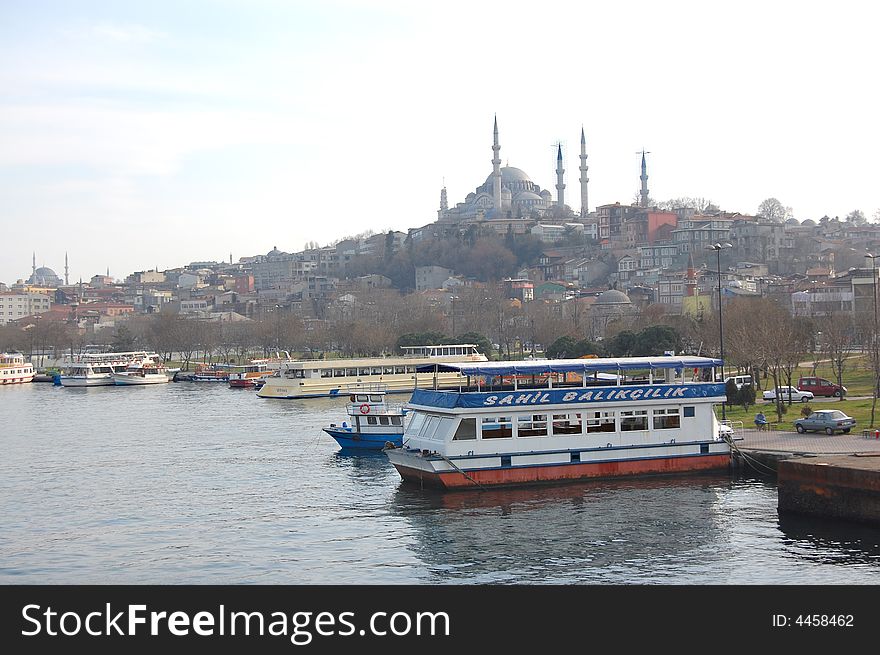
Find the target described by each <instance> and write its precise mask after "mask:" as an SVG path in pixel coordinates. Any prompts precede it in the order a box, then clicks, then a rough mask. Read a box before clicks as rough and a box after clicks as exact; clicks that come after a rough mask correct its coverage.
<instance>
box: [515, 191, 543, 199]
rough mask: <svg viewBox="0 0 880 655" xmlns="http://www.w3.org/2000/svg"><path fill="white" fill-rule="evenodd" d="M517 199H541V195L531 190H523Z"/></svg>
mask: <svg viewBox="0 0 880 655" xmlns="http://www.w3.org/2000/svg"><path fill="white" fill-rule="evenodd" d="M516 199H517V200H541V199H542V198H541V196H539V195H538V194H537V193H533V192H531V191H523V192H522V193H520V194H518V195H517V196H516Z"/></svg>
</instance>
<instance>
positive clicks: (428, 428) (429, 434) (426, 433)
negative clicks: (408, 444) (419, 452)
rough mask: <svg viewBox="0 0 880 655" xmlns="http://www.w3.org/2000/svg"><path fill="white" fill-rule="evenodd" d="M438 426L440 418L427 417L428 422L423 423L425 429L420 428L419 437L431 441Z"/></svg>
mask: <svg viewBox="0 0 880 655" xmlns="http://www.w3.org/2000/svg"><path fill="white" fill-rule="evenodd" d="M439 426H440V417H439V416H429V417H428V420H427V421H425V427H423V428H422V432H421V434H420V435H419V436H420V437H422V438H424V439H431V438H433V436H434V432H435V431H436V430H437V428H438V427H439Z"/></svg>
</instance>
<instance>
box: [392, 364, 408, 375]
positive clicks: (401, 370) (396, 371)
mask: <svg viewBox="0 0 880 655" xmlns="http://www.w3.org/2000/svg"><path fill="white" fill-rule="evenodd" d="M404 373H406V367H405V366H395V367H394V374H395V375H403V374H404Z"/></svg>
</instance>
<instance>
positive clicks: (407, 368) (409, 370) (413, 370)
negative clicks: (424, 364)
mask: <svg viewBox="0 0 880 655" xmlns="http://www.w3.org/2000/svg"><path fill="white" fill-rule="evenodd" d="M405 368H406V372H407V373H415V372H416V369H415V367H414V366H406V367H405Z"/></svg>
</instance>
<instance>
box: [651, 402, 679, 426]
mask: <svg viewBox="0 0 880 655" xmlns="http://www.w3.org/2000/svg"><path fill="white" fill-rule="evenodd" d="M680 427H681V415H680V414H679V412H678V408H677V407H672V408H667V409H655V410H654V429H655V430H670V429H673V428H680Z"/></svg>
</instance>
